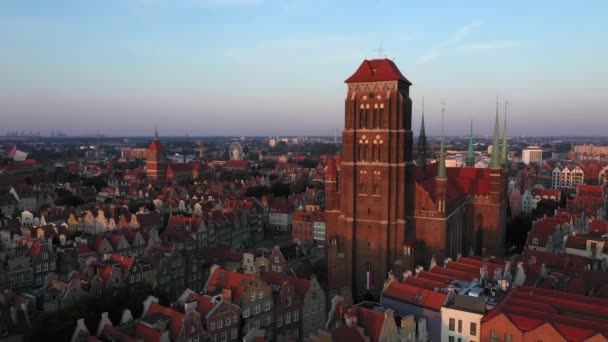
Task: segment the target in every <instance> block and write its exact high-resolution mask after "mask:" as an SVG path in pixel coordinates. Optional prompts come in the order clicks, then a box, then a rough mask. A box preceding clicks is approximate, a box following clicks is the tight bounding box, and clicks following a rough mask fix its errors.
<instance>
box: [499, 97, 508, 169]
mask: <svg viewBox="0 0 608 342" xmlns="http://www.w3.org/2000/svg"><path fill="white" fill-rule="evenodd" d="M504 120H505V121H504V124H503V126H502V146H501V147H502V153H501V155H502V156H501V158H502V165H503V166H504V167H507V165H508V164H509V147H508V146H507V101H505V119H504Z"/></svg>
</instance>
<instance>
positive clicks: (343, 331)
mask: <svg viewBox="0 0 608 342" xmlns="http://www.w3.org/2000/svg"><path fill="white" fill-rule="evenodd" d="M331 337H332V340H333V341H348V342H365V339H364V338H363V336H361V334H360V333H359V331H358V330H357V329H356V328H349V327H347V326H345V325H343V326H340V327H339V328H336V329H334V330H332V332H331Z"/></svg>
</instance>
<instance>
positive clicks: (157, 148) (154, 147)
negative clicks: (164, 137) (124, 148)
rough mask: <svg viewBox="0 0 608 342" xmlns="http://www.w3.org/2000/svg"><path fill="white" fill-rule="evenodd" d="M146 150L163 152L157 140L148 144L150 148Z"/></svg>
mask: <svg viewBox="0 0 608 342" xmlns="http://www.w3.org/2000/svg"><path fill="white" fill-rule="evenodd" d="M148 150H152V151H163V150H164V148H163V145H161V143H160V142H159V141H158V140H156V139H155V140H152V142H151V143H150V146H148Z"/></svg>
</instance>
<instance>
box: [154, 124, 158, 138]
mask: <svg viewBox="0 0 608 342" xmlns="http://www.w3.org/2000/svg"><path fill="white" fill-rule="evenodd" d="M154 140H155V141H158V129H157V128H156V125H154Z"/></svg>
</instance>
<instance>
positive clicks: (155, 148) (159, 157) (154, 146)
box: [146, 129, 167, 182]
mask: <svg viewBox="0 0 608 342" xmlns="http://www.w3.org/2000/svg"><path fill="white" fill-rule="evenodd" d="M146 177H147V178H148V181H152V182H157V181H164V180H165V178H166V177H167V156H166V154H165V149H164V147H163V145H161V143H160V142H159V141H158V131H157V130H156V129H154V140H152V142H151V143H150V146H148V152H147V155H146Z"/></svg>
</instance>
